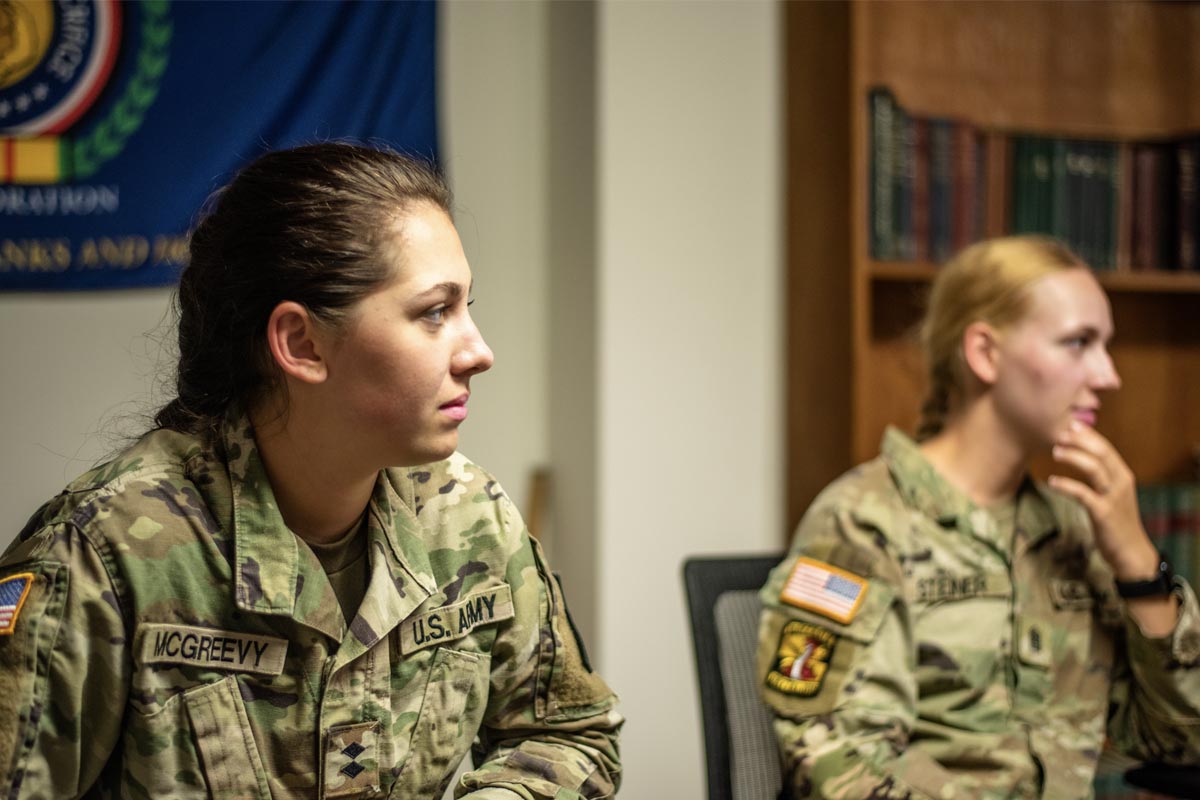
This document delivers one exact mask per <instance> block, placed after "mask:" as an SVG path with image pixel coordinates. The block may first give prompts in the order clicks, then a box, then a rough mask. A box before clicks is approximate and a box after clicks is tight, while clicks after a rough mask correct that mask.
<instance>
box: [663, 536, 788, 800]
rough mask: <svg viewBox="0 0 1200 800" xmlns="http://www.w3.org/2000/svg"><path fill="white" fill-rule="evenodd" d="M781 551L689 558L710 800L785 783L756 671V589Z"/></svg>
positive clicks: (774, 789)
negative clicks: (760, 694) (762, 553)
mask: <svg viewBox="0 0 1200 800" xmlns="http://www.w3.org/2000/svg"><path fill="white" fill-rule="evenodd" d="M782 560H783V554H782V553H780V554H778V555H771V556H729V557H724V558H689V559H687V560H686V561H685V562H684V564H683V583H684V587H685V589H686V591H687V602H688V611H689V613H690V615H691V620H692V644H693V646H694V648H695V652H696V671H697V673H698V676H699V680H700V710H701V717H702V719H703V722H704V755H705V763H706V766H707V777H708V797H709V800H775V799H776V797H778V795H779V790H780V788H781V787H782V783H783V776H782V772H781V769H780V765H779V750H778V748H777V746H776V744H775V735H774V732H773V731H772V728H771V713H770V711H769V710H768V709H767V707H766V706H765V705H764V704H763V703H762V700H760V699H759V695H758V683H759V681H758V677H757V675H756V674H755V671H756V668H755V651H756V650H757V648H758V617H759V612H760V610H761V608H762V605H761V603H760V602H759V600H758V590H759V589H760V588H762V585H763V584H764V583H766V580H767V574H768V573H769V572H770V571H771V568H772V567H774V566H775V565H776V564H778V563H779V562H780V561H782Z"/></svg>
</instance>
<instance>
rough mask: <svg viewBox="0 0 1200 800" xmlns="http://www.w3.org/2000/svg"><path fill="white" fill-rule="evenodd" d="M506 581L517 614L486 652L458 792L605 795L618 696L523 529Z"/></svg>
mask: <svg viewBox="0 0 1200 800" xmlns="http://www.w3.org/2000/svg"><path fill="white" fill-rule="evenodd" d="M514 513H515V512H514ZM522 527H523V526H522ZM508 581H509V585H510V586H511V587H512V590H513V606H514V610H515V615H514V618H513V623H512V624H511V625H509V626H507V628H506V629H505V630H504V631H503V632H502V633H501V634H500V635H499V637H498V638H497V641H496V645H495V648H494V649H493V654H492V659H493V662H492V675H491V696H490V698H489V700H488V707H487V711H486V716H485V719H484V726H483V729H482V730H481V731H480V734H479V740H478V742H477V744H476V747H475V749H474V762H475V764H476V769H475V771H473V772H470V773H467V774H466V775H464V776H463V778H462V780H461V782H460V784H459V787H458V790H457V796H458V797H469V798H472V800H502V799H503V800H513V798H525V799H526V800H541V799H542V798H545V799H546V800H549V799H550V798H557V799H558V800H574V798H601V797H611V796H612V795H614V794H615V793H616V790H617V787H618V785H619V783H620V758H619V755H618V751H617V733H618V731H619V729H620V727H621V724H622V721H623V720H622V718H621V716H620V715H619V714H618V713H617V712H616V711H615V708H614V707H615V705H616V697H615V695H614V694H613V692H612V690H611V689H609V688H608V686H607V685H606V684H605V683H604V681H603V680H601V679H600V677H599V676H598V675H596V674H595V673H594V672H593V671H592V669H591V667H590V665H589V664H588V662H587V658H586V656H585V654H584V651H583V649H582V647H581V645H580V643H579V640H578V638H577V636H576V634H575V631H574V628H573V627H572V625H571V622H570V619H569V617H568V615H567V610H566V605H565V604H564V601H563V595H562V592H561V590H560V589H559V587H558V585H557V582H556V581H555V580H554V578H553V577H552V575H551V573H550V571H549V569H548V568H547V566H546V563H545V560H544V558H543V556H542V552H541V548H540V547H539V546H538V544H537V542H536V540H533V539H531V538H530V537H529V536H528V534H527V533H525V532H524V531H522V533H521V547H520V549H519V551H518V552H517V554H516V555H515V556H514V557H513V558H512V561H511V562H510V565H509V570H508Z"/></svg>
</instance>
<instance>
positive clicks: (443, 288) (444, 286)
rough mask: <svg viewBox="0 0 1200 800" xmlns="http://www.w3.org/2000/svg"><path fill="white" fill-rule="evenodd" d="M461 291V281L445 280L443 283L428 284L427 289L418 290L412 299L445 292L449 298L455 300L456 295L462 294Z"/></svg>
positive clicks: (421, 298) (420, 298) (422, 298)
mask: <svg viewBox="0 0 1200 800" xmlns="http://www.w3.org/2000/svg"><path fill="white" fill-rule="evenodd" d="M462 293H463V286H462V284H461V283H454V282H453V281H446V282H444V283H437V284H434V285H433V286H430V287H429V288H428V289H426V290H425V291H423V292H418V293H417V294H415V295H413V299H414V300H424V299H425V298H427V297H430V296H432V295H436V294H445V295H447V296H448V297H449V299H451V300H456V299H458V297H460V296H461V295H462Z"/></svg>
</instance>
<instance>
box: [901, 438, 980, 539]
mask: <svg viewBox="0 0 1200 800" xmlns="http://www.w3.org/2000/svg"><path fill="white" fill-rule="evenodd" d="M880 452H881V453H882V454H883V460H884V461H885V462H887V465H888V470H889V471H890V472H891V473H892V478H893V480H895V481H896V487H897V488H898V489H899V490H900V494H901V495H902V496H903V497H904V500H905V502H907V503H908V504H909V505H911V506H912V507H914V508H916V509H917V510H918V511H920V512H921V513H923V514H925V515H926V516H928V517H932V518H933V519H936V520H937V521H938V523H939V524H940V525H943V526H944V527H947V528H949V527H952V526H953V525H954V524H955V523H956V522H957V521H958V520H959V519H960V518H965V517H966V516H967V515H968V514H970V513H971V511H972V510H973V509H975V508H976V506H975V504H974V503H972V502H971V500H970V498H968V497H967V496H966V495H965V494H963V493H962V492H960V491H958V489H955V488H954V487H953V486H951V485H950V484H949V483H948V482H947V481H946V479H945V478H943V477H942V476H941V473H939V472H938V471H937V470H936V469H934V468H933V465H932V464H930V463H929V461H928V460H927V459H926V458H925V456H924V454H923V453H922V452H921V450H920V448H919V447H918V446H917V443H916V442H914V441H913V440H912V439H910V438H909V437H908V436H907V435H906V434H904V433H902V432H901V431H900V430H898V429H897V428H893V427H891V426H890V425H889V426H888V429H887V430H886V431H884V434H883V442H882V444H881V445H880Z"/></svg>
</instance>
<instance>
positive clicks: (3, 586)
mask: <svg viewBox="0 0 1200 800" xmlns="http://www.w3.org/2000/svg"><path fill="white" fill-rule="evenodd" d="M31 586H33V573H32V572H22V573H19V574H17V575H9V576H8V577H7V578H5V579H4V580H0V636H4V635H7V634H11V633H12V632H13V631H15V630H16V629H17V618H18V617H19V616H20V615H21V607H22V606H24V605H25V599H26V598H27V597H29V589H30V587H31Z"/></svg>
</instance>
